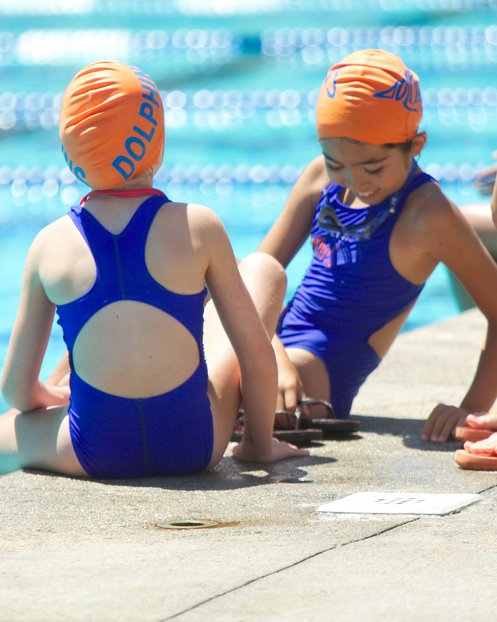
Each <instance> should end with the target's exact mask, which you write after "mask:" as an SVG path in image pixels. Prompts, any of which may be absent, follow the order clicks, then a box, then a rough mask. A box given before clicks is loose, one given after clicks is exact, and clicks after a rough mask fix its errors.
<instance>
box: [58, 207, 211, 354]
mask: <svg viewBox="0 0 497 622" xmlns="http://www.w3.org/2000/svg"><path fill="white" fill-rule="evenodd" d="M167 201H169V199H167V197H165V196H164V195H162V196H152V197H149V198H148V199H146V200H145V201H144V202H143V203H142V204H141V205H140V207H139V208H138V209H137V210H136V212H135V213H134V214H133V216H132V218H131V219H130V221H129V223H128V224H127V225H126V227H125V228H124V230H123V231H122V232H121V233H119V234H117V235H115V234H113V233H111V232H110V231H108V230H107V229H105V227H104V226H103V225H102V224H100V222H99V221H98V220H97V219H96V218H95V217H94V216H93V215H92V214H91V213H90V212H89V211H88V210H86V209H84V208H82V207H81V206H75V207H72V208H71V211H70V212H69V217H70V218H71V220H72V221H73V223H74V224H75V226H76V227H77V228H78V230H79V231H80V233H81V235H82V236H83V238H84V239H85V240H86V242H87V244H88V247H89V249H90V251H91V253H92V255H93V258H94V260H95V264H96V278H95V282H94V284H93V286H92V287H91V289H90V290H89V291H88V292H87V293H86V294H84V295H83V296H81V297H80V298H78V299H77V300H74V301H71V302H69V303H67V304H63V305H59V306H58V307H57V314H58V316H59V317H58V323H59V324H60V325H61V327H62V330H63V336H64V341H65V343H66V346H67V348H68V351H69V355H71V353H72V350H73V346H74V342H75V341H76V338H77V336H78V333H79V332H80V330H81V328H82V327H83V326H84V324H86V322H87V321H88V320H89V319H90V317H92V316H93V315H94V314H95V313H96V312H97V311H99V310H100V309H101V308H103V307H104V306H106V305H109V304H111V303H113V302H116V301H119V300H133V301H137V302H144V303H146V304H149V305H152V306H154V307H157V308H158V309H161V310H163V311H165V312H166V313H168V314H169V315H171V316H172V317H173V318H174V319H176V320H178V321H179V322H180V323H181V324H183V325H184V326H185V328H187V329H188V330H189V331H190V333H191V334H192V335H193V337H194V338H195V340H196V342H197V343H198V344H199V346H201V343H202V330H203V302H204V298H205V294H206V289H205V288H204V289H203V290H202V291H200V292H198V293H196V294H189V295H185V294H176V293H174V292H172V291H169V290H168V289H166V288H165V287H164V286H163V285H161V284H160V283H158V282H157V281H156V280H155V279H154V278H153V276H152V275H151V274H150V272H149V271H148V268H147V266H146V262H145V247H146V243H147V237H148V233H149V230H150V227H151V226H152V223H153V220H154V218H155V216H156V214H157V212H158V211H159V209H160V208H161V207H162V205H163V204H164V203H165V202H167ZM200 351H201V347H200Z"/></svg>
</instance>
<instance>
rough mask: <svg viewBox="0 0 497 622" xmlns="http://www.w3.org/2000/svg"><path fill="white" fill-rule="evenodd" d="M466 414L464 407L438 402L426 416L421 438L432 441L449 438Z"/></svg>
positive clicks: (439, 441) (436, 441) (443, 441)
mask: <svg viewBox="0 0 497 622" xmlns="http://www.w3.org/2000/svg"><path fill="white" fill-rule="evenodd" d="M468 414H469V411H468V410H467V409H466V408H462V407H460V406H448V405H447V404H438V405H437V406H435V408H434V409H433V411H432V413H431V415H430V416H429V417H428V420H427V422H426V424H425V427H424V428H423V433H422V435H421V438H422V439H423V440H424V441H431V442H432V443H445V442H446V441H448V440H451V437H452V432H453V431H454V430H455V428H456V427H457V426H458V425H464V422H465V420H466V416H467V415H468Z"/></svg>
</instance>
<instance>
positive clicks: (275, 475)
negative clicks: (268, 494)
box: [25, 448, 336, 491]
mask: <svg viewBox="0 0 497 622" xmlns="http://www.w3.org/2000/svg"><path fill="white" fill-rule="evenodd" d="M311 450H312V448H311ZM333 462H336V460H335V459H334V458H327V457H322V456H312V455H310V456H306V457H304V458H298V459H292V460H283V461H281V462H275V463H274V464H273V463H271V464H262V463H255V462H254V463H250V462H237V461H235V460H234V459H233V458H231V457H224V458H223V459H222V460H221V462H220V463H219V464H217V465H216V466H215V467H214V468H213V469H211V470H210V471H207V472H205V473H196V474H194V475H184V476H174V477H150V478H142V479H105V480H104V479H91V480H89V481H94V482H98V483H99V484H105V485H106V486H119V487H121V488H122V487H131V488H162V489H164V490H182V491H189V490H192V491H193V490H196V491H208V490H211V491H218V490H234V489H238V488H251V487H253V486H260V485H267V484H285V483H286V484H306V483H310V482H311V481H312V480H310V479H307V475H308V472H307V470H306V469H305V467H310V466H316V465H319V464H330V463H333ZM25 471H26V472H27V473H34V474H42V475H45V476H47V477H57V478H61V477H65V476H63V475H59V474H56V473H49V472H46V471H40V470H36V469H25ZM69 479H79V478H69ZM85 481H86V479H85Z"/></svg>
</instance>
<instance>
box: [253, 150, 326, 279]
mask: <svg viewBox="0 0 497 622" xmlns="http://www.w3.org/2000/svg"><path fill="white" fill-rule="evenodd" d="M329 183H330V180H329V179H328V176H327V174H326V169H325V165H324V159H323V157H322V156H319V157H318V158H315V159H314V160H312V162H311V163H310V164H309V165H308V166H307V167H306V169H305V170H304V172H303V173H302V175H301V176H300V177H299V178H298V180H297V181H296V183H295V185H294V187H293V188H292V190H291V192H290V195H289V197H288V200H287V202H286V204H285V206H284V208H283V210H282V212H281V214H280V215H279V216H278V218H277V220H276V221H275V223H274V225H273V226H272V227H271V229H270V230H269V232H268V233H267V235H266V236H265V237H264V239H263V240H262V242H261V244H260V245H259V248H258V249H257V250H259V251H261V252H263V253H267V254H268V255H271V256H272V257H274V258H275V259H277V260H278V261H279V262H280V264H281V265H282V266H283V267H284V268H286V267H287V266H288V264H289V263H290V262H291V260H292V259H293V258H294V257H295V255H296V254H297V252H298V251H299V250H300V248H301V247H302V245H303V244H304V242H305V241H306V240H307V238H308V237H309V234H310V232H311V225H312V218H313V216H314V210H315V208H316V204H317V202H318V201H319V199H320V198H321V193H322V190H323V188H324V187H325V186H327V185H328V184H329Z"/></svg>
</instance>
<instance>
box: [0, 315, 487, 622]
mask: <svg viewBox="0 0 497 622" xmlns="http://www.w3.org/2000/svg"><path fill="white" fill-rule="evenodd" d="M484 334H485V322H484V320H483V318H482V316H481V314H480V313H479V312H478V311H476V310H472V311H467V312H465V313H464V314H461V315H460V316H458V317H457V318H452V319H450V320H447V321H445V322H443V323H440V324H437V325H434V326H430V327H426V328H422V329H418V330H416V331H412V332H410V333H406V334H403V335H401V336H400V338H399V339H398V340H397V342H396V343H395V345H394V346H393V348H392V350H391V352H390V353H389V355H388V356H387V358H386V360H385V361H384V363H383V365H382V366H381V367H380V369H378V370H377V371H376V372H375V373H374V374H373V375H372V376H371V378H370V379H369V380H368V382H367V384H366V385H365V386H364V388H363V390H362V391H361V394H360V395H359V397H358V398H357V400H356V402H355V405H354V411H353V412H354V416H355V415H357V417H358V418H359V419H360V420H361V429H360V431H359V433H358V434H357V435H355V436H353V437H352V438H349V439H348V440H329V441H324V442H320V443H315V444H314V445H313V446H312V448H311V455H310V456H309V457H308V458H304V459H301V460H293V461H285V462H281V463H277V464H275V465H270V466H263V465H252V464H241V463H236V462H235V461H233V460H232V459H231V458H230V457H225V458H224V459H223V461H222V462H221V464H220V465H219V466H218V467H217V468H216V469H215V470H213V471H212V472H210V473H208V474H205V475H202V476H195V477H186V478H171V479H165V478H164V479H152V480H140V481H135V480H134V481H128V482H124V481H118V482H111V483H102V482H96V481H82V480H77V479H69V478H62V477H56V476H48V475H43V474H40V473H35V472H17V473H13V474H11V475H8V476H5V477H2V478H0V495H1V497H0V504H1V505H0V518H1V524H2V536H1V544H0V552H1V561H0V620H1V621H2V622H4V621H5V622H17V621H23V622H43V621H50V622H56V621H59V620H60V621H62V620H63V621H64V622H67V621H79V620H81V621H85V622H88V621H93V620H95V621H98V622H100V621H104V622H105V621H109V622H111V621H114V620H116V621H119V622H125V621H133V622H135V621H140V622H149V621H150V622H159V621H166V620H178V621H181V622H195V621H202V622H205V621H206V620H207V621H210V620H216V622H221V621H230V622H232V621H257V622H258V621H262V622H265V621H271V620H278V621H279V620H281V621H285V622H288V621H293V620H295V621H297V620H298V621H299V622H300V621H302V620H304V621H306V620H312V621H316V620H318V621H321V620H323V621H328V620H333V621H336V622H346V621H349V620H350V621H352V620H354V621H357V620H360V621H367V622H374V621H378V622H379V621H382V622H384V621H387V620H393V621H395V622H404V621H405V622H407V621H411V620H412V621H413V622H414V621H416V622H419V621H420V620H421V621H424V620H429V621H430V622H438V621H443V622H445V621H447V622H457V621H462V620H464V621H467V620H477V619H484V618H485V619H486V618H487V617H489V616H490V617H491V616H492V613H493V612H494V611H495V605H496V604H497V555H496V548H497V547H496V543H495V532H496V517H497V474H495V473H485V472H470V471H463V470H460V469H458V468H457V467H456V466H455V464H454V461H453V452H454V450H455V449H456V448H457V447H459V446H460V444H459V443H448V444H445V445H432V444H425V443H422V442H421V441H420V438H419V436H420V430H421V427H422V422H423V420H424V419H425V418H426V416H427V414H428V413H429V412H430V411H431V409H432V408H433V407H434V406H435V404H436V403H438V402H439V401H443V402H446V403H457V402H458V401H459V400H460V399H461V397H462V396H463V393H464V392H465V390H466V388H467V386H468V384H469V382H470V379H471V378H472V375H473V372H474V369H475V366H476V362H477V358H478V354H479V349H480V345H481V343H482V342H483V338H484ZM496 381H497V379H496ZM363 491H381V492H410V493H414V492H418V493H478V494H479V495H480V500H479V501H478V502H477V503H475V504H473V505H470V506H468V507H466V508H463V509H462V510H461V511H459V512H455V513H451V514H447V515H443V516H438V515H424V516H419V515H411V514H409V515H400V514H397V515H389V514H319V513H316V512H315V510H316V508H317V507H318V506H319V505H321V504H323V503H326V502H328V501H332V500H335V499H340V498H342V497H345V496H347V495H349V494H351V493H355V492H363ZM201 520H212V521H218V522H219V523H220V524H219V526H218V527H215V528H199V529H164V528H161V527H160V526H158V525H160V524H161V523H162V524H166V523H171V522H174V521H201Z"/></svg>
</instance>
